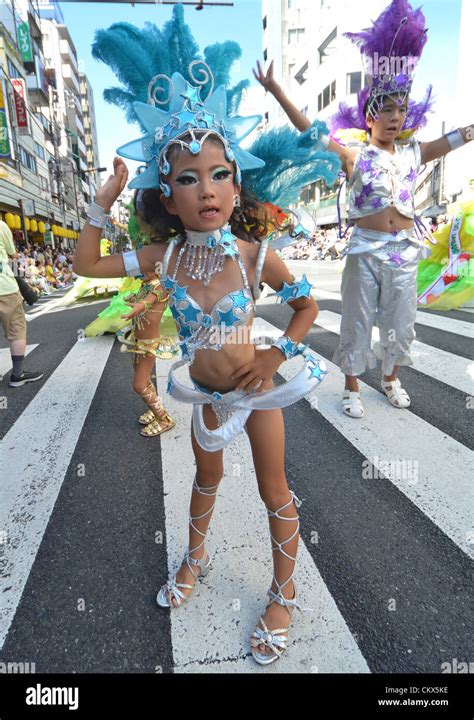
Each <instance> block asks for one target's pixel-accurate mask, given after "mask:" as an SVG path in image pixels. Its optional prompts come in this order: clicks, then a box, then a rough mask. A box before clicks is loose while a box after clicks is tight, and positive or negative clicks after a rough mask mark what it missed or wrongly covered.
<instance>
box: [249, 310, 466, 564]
mask: <svg viewBox="0 0 474 720" xmlns="http://www.w3.org/2000/svg"><path fill="white" fill-rule="evenodd" d="M254 328H255V332H256V333H257V334H262V333H266V334H267V335H271V334H272V333H273V335H280V334H281V330H279V329H278V328H276V327H275V326H274V325H271V324H270V323H268V322H266V321H265V320H262V319H261V318H258V319H257V321H256V323H255V325H254ZM324 359H325V362H326V363H327V365H328V370H329V373H328V375H326V377H325V378H324V382H323V383H322V385H321V387H320V388H319V390H318V391H317V392H316V393H314V396H315V398H316V401H317V402H316V408H315V409H317V410H318V412H320V413H321V415H322V416H323V417H324V418H326V420H328V421H329V422H330V423H331V424H332V425H333V426H334V427H335V428H336V430H338V431H339V432H340V433H341V434H342V435H343V436H344V437H345V438H346V439H347V440H348V441H349V442H350V443H351V444H352V445H354V447H356V448H357V450H359V452H361V453H362V454H363V455H364V456H365V457H366V458H367V459H369V460H370V462H371V463H372V464H374V465H375V466H377V467H378V468H379V469H380V473H381V474H382V473H383V474H384V475H386V476H387V477H388V478H389V479H390V480H391V481H392V482H393V483H394V485H396V487H397V488H398V489H399V490H401V492H403V493H404V494H405V495H406V496H407V497H408V498H409V499H410V500H411V501H412V502H413V503H414V504H415V505H416V506H417V507H418V508H419V509H420V510H421V511H422V512H423V513H424V514H425V515H426V516H427V517H429V518H430V520H431V521H432V522H434V523H435V524H436V525H437V526H438V527H439V528H440V529H441V530H442V531H443V532H444V533H445V534H446V535H447V536H448V537H450V538H451V540H453V542H454V543H456V545H458V546H459V547H460V548H461V549H462V550H463V551H464V552H465V553H467V554H468V555H469V556H471V557H474V544H473V543H472V497H473V493H472V479H471V475H472V473H470V469H471V468H472V462H473V453H472V451H471V450H469V449H468V448H466V447H465V446H464V445H462V444H461V443H459V442H457V441H456V440H454V439H453V438H451V437H450V436H449V435H446V434H445V433H443V432H441V431H440V430H438V429H437V428H436V427H434V426H432V425H430V424H429V423H427V422H426V421H425V420H422V419H421V418H420V417H418V416H417V415H415V414H414V413H412V412H410V410H408V409H405V410H401V409H400V410H399V409H397V408H394V407H392V406H391V405H390V404H389V402H388V400H387V399H386V398H385V396H383V395H382V391H380V392H377V391H376V390H374V389H373V388H371V387H370V386H368V385H365V383H363V382H362V381H360V380H359V385H360V388H361V399H362V402H363V404H364V408H365V412H366V415H365V417H364V418H362V419H360V420H356V419H354V418H349V417H347V416H346V415H344V413H343V412H342V409H341V395H342V391H343V388H344V381H343V375H342V373H341V371H340V370H339V368H338V367H337V366H336V365H334V364H333V363H332V362H330V361H329V360H328V359H327V358H324ZM293 363H298V360H297V359H294V360H292V361H289V362H285V363H284V364H283V365H281V366H280V370H279V373H280V374H281V375H282V376H283V377H284V378H285V379H286V380H287V379H288V378H289V377H291V376H292V375H293V374H294V369H293V370H292V369H291V364H293ZM306 399H307V401H308V402H309V403H310V404H311V399H308V398H306ZM412 402H416V398H412ZM313 403H314V401H313ZM312 406H313V405H312ZM362 470H363V469H362V468H361V472H362ZM367 482H377V480H376V479H372V480H367Z"/></svg>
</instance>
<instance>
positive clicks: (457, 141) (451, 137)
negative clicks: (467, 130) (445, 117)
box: [445, 130, 466, 150]
mask: <svg viewBox="0 0 474 720" xmlns="http://www.w3.org/2000/svg"><path fill="white" fill-rule="evenodd" d="M445 138H446V140H447V141H448V143H449V147H450V148H451V150H457V149H458V148H460V147H462V146H463V145H465V144H466V141H465V140H464V138H463V136H462V133H461V131H460V130H451V132H449V133H448V134H447V135H445Z"/></svg>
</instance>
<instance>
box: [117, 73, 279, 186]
mask: <svg viewBox="0 0 474 720" xmlns="http://www.w3.org/2000/svg"><path fill="white" fill-rule="evenodd" d="M203 64H204V63H203ZM208 71H209V73H210V72H211V71H210V69H209V68H208ZM189 72H190V75H191V77H193V76H192V73H191V66H190V69H189ZM159 78H164V79H165V80H167V81H168V82H169V95H168V98H167V99H166V101H164V100H163V101H159V100H158V99H157V98H156V91H155V93H153V94H152V95H151V96H150V92H149V102H148V103H142V102H135V103H133V108H134V110H135V113H136V115H137V117H138V118H139V120H140V121H141V123H142V125H143V126H144V127H145V129H146V131H147V135H145V136H144V137H142V138H139V139H138V140H133V141H132V142H129V143H126V144H125V145H122V146H121V147H119V148H118V149H117V154H118V155H121V156H122V157H125V158H128V159H130V160H138V161H139V162H142V163H145V164H146V169H145V170H144V172H142V173H140V174H139V175H137V176H136V177H135V178H134V179H133V180H132V181H131V182H130V183H129V187H130V188H131V189H145V188H157V187H161V189H162V190H163V192H164V194H165V195H166V194H168V195H170V194H171V188H170V187H169V185H167V184H166V183H165V182H163V180H162V177H161V176H162V175H168V174H169V172H170V171H171V165H170V163H169V161H168V159H167V157H166V155H167V151H168V149H169V147H170V146H171V145H173V144H177V145H179V146H180V147H181V148H186V149H188V150H189V151H190V152H191V153H192V154H195V155H197V154H199V152H200V151H201V148H202V145H203V143H204V140H205V139H206V137H208V136H209V135H217V136H218V137H219V138H220V139H221V141H222V143H223V145H224V150H225V155H226V158H227V159H228V161H229V162H231V161H232V160H235V162H236V164H237V167H238V169H239V170H251V169H255V168H260V167H263V166H264V165H265V163H264V161H263V160H261V159H260V158H258V157H256V156H255V155H252V154H251V153H249V152H247V151H246V150H244V149H243V148H241V147H240V143H241V142H242V141H243V140H244V139H245V138H246V137H247V135H249V134H250V133H251V132H252V130H254V129H255V127H256V126H257V125H258V123H259V122H260V121H261V119H262V118H261V115H252V116H249V117H240V116H233V117H229V116H228V115H227V94H226V90H225V87H224V85H220V86H219V87H218V88H217V89H216V90H215V91H214V92H212V91H211V93H210V94H209V95H208V97H207V98H206V100H204V101H201V99H200V88H199V87H197V86H194V85H191V84H190V83H189V82H188V81H187V80H185V78H184V77H183V76H182V75H181V74H180V73H173V75H172V77H171V78H167V77H166V76H163V75H159V76H156V77H155V78H153V80H152V81H151V82H150V86H152V85H153V83H154V82H155V81H156V80H157V79H159ZM193 79H194V77H193ZM208 79H209V75H207V79H206V81H198V80H196V83H197V84H198V85H199V84H204V82H207V80H208ZM165 102H166V103H168V102H169V106H168V110H161V109H160V108H158V107H155V103H157V104H160V103H161V104H165ZM196 131H204V133H202V132H199V133H198V134H197V135H196ZM188 133H189V134H190V136H191V141H189V142H185V141H184V140H182V139H181V138H182V137H183V136H185V135H186V134H188ZM238 176H239V173H238Z"/></svg>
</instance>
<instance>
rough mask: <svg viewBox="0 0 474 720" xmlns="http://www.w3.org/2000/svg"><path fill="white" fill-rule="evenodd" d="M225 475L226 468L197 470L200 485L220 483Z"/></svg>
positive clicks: (197, 479) (197, 480) (206, 485)
mask: <svg viewBox="0 0 474 720" xmlns="http://www.w3.org/2000/svg"><path fill="white" fill-rule="evenodd" d="M223 477H224V468H219V467H216V468H212V469H209V470H198V471H197V472H196V482H197V484H198V485H199V487H211V486H212V485H218V484H219V483H220V481H221V480H222V478H223Z"/></svg>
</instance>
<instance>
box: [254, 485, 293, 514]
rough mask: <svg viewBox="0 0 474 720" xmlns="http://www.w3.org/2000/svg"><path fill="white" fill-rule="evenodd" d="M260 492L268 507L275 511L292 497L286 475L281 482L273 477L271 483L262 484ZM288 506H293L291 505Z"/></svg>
mask: <svg viewBox="0 0 474 720" xmlns="http://www.w3.org/2000/svg"><path fill="white" fill-rule="evenodd" d="M278 485H280V487H278ZM259 493H260V497H261V499H262V500H263V502H264V503H265V505H266V506H267V508H268V509H269V510H273V511H275V510H277V509H278V508H281V507H282V506H283V505H286V504H287V503H288V502H289V501H290V500H291V498H292V496H291V494H290V491H289V489H288V485H287V482H286V478H285V477H284V476H283V478H282V481H281V482H280V483H276V482H275V478H274V477H273V478H272V479H271V481H270V482H269V483H262V484H260V485H259ZM288 507H291V505H289V506H288Z"/></svg>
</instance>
